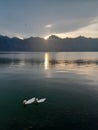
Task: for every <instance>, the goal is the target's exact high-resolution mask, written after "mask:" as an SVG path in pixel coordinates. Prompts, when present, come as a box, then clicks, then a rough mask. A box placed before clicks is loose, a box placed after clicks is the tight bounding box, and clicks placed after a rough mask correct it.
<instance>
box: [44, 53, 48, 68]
mask: <svg viewBox="0 0 98 130" xmlns="http://www.w3.org/2000/svg"><path fill="white" fill-rule="evenodd" d="M44 69H45V70H48V69H49V55H48V53H45V55H44Z"/></svg>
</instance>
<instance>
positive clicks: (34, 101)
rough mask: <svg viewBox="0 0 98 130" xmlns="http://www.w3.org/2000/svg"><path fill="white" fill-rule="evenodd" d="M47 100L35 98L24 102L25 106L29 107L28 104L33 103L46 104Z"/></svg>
mask: <svg viewBox="0 0 98 130" xmlns="http://www.w3.org/2000/svg"><path fill="white" fill-rule="evenodd" d="M45 100H46V98H42V99H38V98H35V97H33V98H31V99H29V100H24V101H23V104H24V105H28V104H32V103H42V102H45Z"/></svg>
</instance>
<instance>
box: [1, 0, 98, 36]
mask: <svg viewBox="0 0 98 130" xmlns="http://www.w3.org/2000/svg"><path fill="white" fill-rule="evenodd" d="M0 34H1V35H7V36H17V37H20V38H22V37H23V38H26V37H30V36H34V37H35V36H40V37H46V36H49V35H51V34H56V35H58V36H60V37H76V36H79V35H82V36H86V37H98V0H0Z"/></svg>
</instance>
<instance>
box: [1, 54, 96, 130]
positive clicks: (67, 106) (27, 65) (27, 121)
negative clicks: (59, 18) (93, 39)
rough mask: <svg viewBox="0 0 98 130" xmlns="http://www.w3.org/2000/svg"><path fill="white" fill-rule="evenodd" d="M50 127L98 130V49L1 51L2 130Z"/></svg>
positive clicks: (70, 129) (43, 129)
mask: <svg viewBox="0 0 98 130" xmlns="http://www.w3.org/2000/svg"><path fill="white" fill-rule="evenodd" d="M34 96H36V97H38V98H43V97H45V98H47V100H46V102H45V103H43V104H39V105H33V104H32V105H29V106H27V107H24V106H23V105H22V101H23V100H24V99H30V98H32V97H34ZM50 129H54V130H60V129H61V130H98V53H93V52H91V53H90V52H85V53H83V52H82V53H80V52H77V53H72V52H71V53H70V52H67V53H56V52H53V53H52V52H51V53H48V52H47V53H23V52H20V53H19V52H18V53H16V52H12V53H6V52H5V53H0V130H50Z"/></svg>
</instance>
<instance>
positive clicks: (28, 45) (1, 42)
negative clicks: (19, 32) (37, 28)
mask: <svg viewBox="0 0 98 130" xmlns="http://www.w3.org/2000/svg"><path fill="white" fill-rule="evenodd" d="M0 51H32V52H35V51H41V52H42V51H43V52H44V51H55V52H57V51H60V52H65V51H73V52H75V51H76V52H79V51H91V52H93V51H98V38H86V37H82V36H79V37H77V38H64V39H61V38H59V37H57V36H55V35H51V36H50V37H49V38H48V39H47V40H45V39H44V38H40V37H30V38H26V39H23V40H22V39H19V38H17V37H13V38H10V37H7V36H2V35H0Z"/></svg>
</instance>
